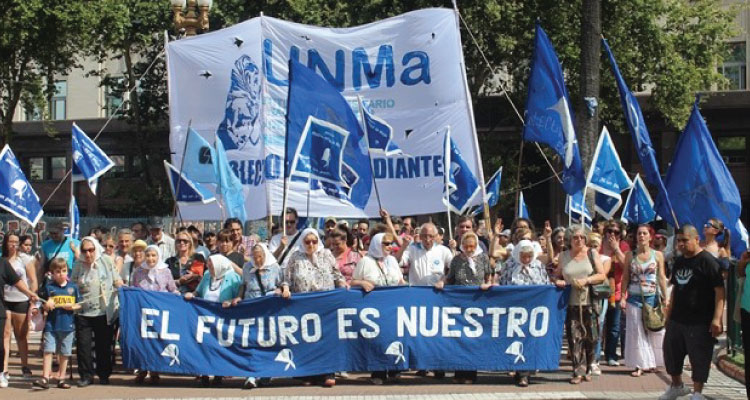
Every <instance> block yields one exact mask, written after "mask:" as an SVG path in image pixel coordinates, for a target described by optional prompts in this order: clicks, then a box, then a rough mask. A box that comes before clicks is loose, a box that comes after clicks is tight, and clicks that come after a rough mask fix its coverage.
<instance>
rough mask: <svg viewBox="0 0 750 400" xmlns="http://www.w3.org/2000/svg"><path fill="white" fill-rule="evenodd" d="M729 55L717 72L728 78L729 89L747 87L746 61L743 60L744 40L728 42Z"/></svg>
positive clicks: (744, 51)
mask: <svg viewBox="0 0 750 400" xmlns="http://www.w3.org/2000/svg"><path fill="white" fill-rule="evenodd" d="M729 48H730V53H729V57H727V59H726V60H724V64H723V65H722V66H721V68H719V72H721V74H722V75H724V77H725V78H727V80H729V89H730V90H744V89H747V80H746V77H747V63H746V62H745V53H746V45H745V42H737V43H730V44H729Z"/></svg>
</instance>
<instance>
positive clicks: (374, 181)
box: [357, 96, 388, 211]
mask: <svg viewBox="0 0 750 400" xmlns="http://www.w3.org/2000/svg"><path fill="white" fill-rule="evenodd" d="M357 105H358V106H359V107H358V108H359V123H360V125H361V126H362V132H363V133H364V135H365V144H366V145H367V158H368V159H369V161H370V162H369V165H370V174H372V185H373V186H374V187H375V198H376V199H377V200H378V210H380V211H382V210H383V203H381V202H380V193H379V192H378V180H377V179H375V168H374V167H373V166H372V154H371V153H370V135H369V134H368V133H367V125H366V124H365V112H364V105H363V104H362V97H361V96H357ZM387 147H388V146H387V145H386V149H387Z"/></svg>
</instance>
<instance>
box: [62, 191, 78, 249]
mask: <svg viewBox="0 0 750 400" xmlns="http://www.w3.org/2000/svg"><path fill="white" fill-rule="evenodd" d="M68 218H69V219H70V226H69V227H66V228H65V230H66V231H67V232H65V233H66V234H67V235H68V236H70V238H71V239H79V238H80V237H81V214H79V212H78V202H77V201H76V197H75V196H70V205H68Z"/></svg>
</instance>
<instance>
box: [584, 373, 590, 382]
mask: <svg viewBox="0 0 750 400" xmlns="http://www.w3.org/2000/svg"><path fill="white" fill-rule="evenodd" d="M583 380H584V381H586V382H591V375H589V374H586V375H584V376H583Z"/></svg>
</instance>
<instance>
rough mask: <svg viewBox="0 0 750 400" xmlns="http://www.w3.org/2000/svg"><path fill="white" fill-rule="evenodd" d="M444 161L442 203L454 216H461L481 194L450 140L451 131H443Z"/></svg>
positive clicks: (469, 170) (472, 174) (448, 128)
mask: <svg viewBox="0 0 750 400" xmlns="http://www.w3.org/2000/svg"><path fill="white" fill-rule="evenodd" d="M444 130H445V141H444V142H443V143H444V150H443V151H444V154H443V157H444V160H445V166H446V167H445V170H446V171H445V190H446V194H447V195H446V197H444V198H443V202H444V203H445V205H446V206H448V207H449V208H450V210H451V211H453V212H455V213H456V214H463V213H464V212H465V211H466V210H467V209H468V208H469V207H470V206H471V205H472V203H473V202H474V198H475V197H476V196H477V195H479V194H480V193H481V189H482V187H481V186H479V182H478V180H477V178H476V177H475V176H474V173H473V172H471V168H469V166H468V165H467V164H466V161H465V160H464V158H463V156H461V150H459V149H458V146H457V145H456V142H454V141H453V139H452V138H451V129H450V127H446V128H445V129H444Z"/></svg>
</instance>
